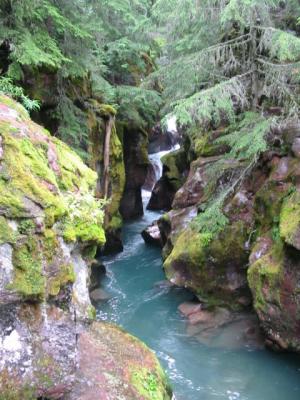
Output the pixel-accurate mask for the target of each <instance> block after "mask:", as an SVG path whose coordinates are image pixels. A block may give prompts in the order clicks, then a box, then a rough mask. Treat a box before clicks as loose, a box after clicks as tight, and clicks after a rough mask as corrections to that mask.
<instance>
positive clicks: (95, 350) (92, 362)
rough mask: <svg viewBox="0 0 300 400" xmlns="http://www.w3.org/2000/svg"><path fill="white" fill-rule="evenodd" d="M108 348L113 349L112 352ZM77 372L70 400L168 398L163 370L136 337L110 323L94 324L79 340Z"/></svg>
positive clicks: (148, 399)
mask: <svg viewBox="0 0 300 400" xmlns="http://www.w3.org/2000/svg"><path fill="white" fill-rule="evenodd" d="M111 349H114V351H113V352H112V351H111ZM79 355H80V357H79V362H80V366H79V373H78V382H75V385H74V388H73V391H72V393H71V395H70V400H80V399H81V398H87V396H88V398H89V399H95V400H97V399H102V398H110V399H118V398H120V399H121V398H122V399H131V400H171V398H172V390H171V389H170V386H169V383H168V380H167V378H166V375H165V372H164V371H163V369H162V367H161V366H160V364H159V362H158V360H157V358H156V356H155V354H154V353H153V352H152V351H151V350H150V349H149V348H148V347H147V346H146V345H145V344H143V343H142V342H141V341H140V340H138V339H137V338H135V337H133V336H131V335H129V334H128V333H126V332H124V331H123V330H121V329H120V328H118V327H116V326H115V325H112V324H103V323H94V324H93V325H92V326H91V328H90V330H89V331H88V332H86V333H83V334H82V335H81V337H80V339H79Z"/></svg>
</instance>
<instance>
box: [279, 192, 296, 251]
mask: <svg viewBox="0 0 300 400" xmlns="http://www.w3.org/2000/svg"><path fill="white" fill-rule="evenodd" d="M279 229H280V236H281V238H282V239H283V240H284V241H285V242H286V243H288V244H290V245H292V246H294V247H295V248H297V249H298V250H300V193H298V192H294V193H292V194H291V195H290V196H289V197H288V198H287V199H286V200H285V201H284V203H283V206H282V208H281V212H280V224H279Z"/></svg>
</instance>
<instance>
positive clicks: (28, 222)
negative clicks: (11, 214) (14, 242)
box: [18, 219, 35, 235]
mask: <svg viewBox="0 0 300 400" xmlns="http://www.w3.org/2000/svg"><path fill="white" fill-rule="evenodd" d="M18 231H19V233H20V234H21V235H30V234H32V233H33V232H34V231H35V223H34V221H33V220H32V219H24V220H22V221H21V222H20V223H19V226H18Z"/></svg>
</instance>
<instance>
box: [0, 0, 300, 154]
mask: <svg viewBox="0 0 300 400" xmlns="http://www.w3.org/2000/svg"><path fill="white" fill-rule="evenodd" d="M179 10H180V12H179ZM299 16H300V6H299V2H298V1H297V0H285V1H284V0H202V1H199V0H157V1H154V0H113V1H109V0H75V1H63V0H33V1H32V0H30V1H29V0H15V1H10V0H0V23H1V24H0V39H1V41H2V44H1V47H0V62H1V78H0V85H1V87H2V90H4V91H5V90H6V91H9V90H10V91H11V92H12V94H15V95H16V96H17V97H18V96H19V97H21V99H23V101H25V105H27V106H28V108H35V107H36V103H34V102H33V103H31V102H30V100H29V99H28V98H27V97H26V96H24V95H23V94H22V93H20V92H19V91H18V90H17V91H16V89H14V91H13V88H12V87H11V86H12V85H13V84H14V85H16V86H17V87H18V86H20V89H21V90H23V89H22V86H23V87H24V86H25V91H26V85H24V81H25V80H26V74H28V70H30V71H38V70H39V71H40V70H43V71H44V70H46V71H55V73H56V74H57V76H58V80H57V82H58V86H59V90H58V93H59V94H58V97H59V101H58V104H59V107H58V109H57V110H56V113H57V118H60V119H61V120H66V121H65V124H62V126H63V128H60V129H61V130H60V132H58V135H60V136H61V137H62V138H63V139H64V140H66V141H69V136H70V135H74V132H75V135H76V134H79V131H81V130H82V129H84V128H83V127H82V124H81V123H80V110H78V109H76V107H75V106H74V104H72V102H71V101H70V100H69V95H68V93H67V87H68V82H69V81H70V80H71V81H72V80H73V81H74V80H78V79H79V80H80V79H85V78H86V77H87V76H88V79H89V80H90V82H91V84H92V91H93V95H95V96H98V97H100V98H101V99H102V101H103V102H104V103H109V104H112V105H114V106H115V107H116V108H117V109H118V111H119V112H118V118H119V119H121V120H124V121H128V120H129V121H134V122H135V123H136V124H138V125H140V126H143V127H146V126H148V127H151V126H153V125H154V124H155V123H156V122H157V121H158V120H159V119H160V118H164V117H166V116H167V118H168V115H170V114H172V115H175V116H176V118H177V121H178V124H180V125H181V126H182V127H184V128H185V129H189V127H193V126H198V127H201V129H202V130H207V129H211V128H216V127H217V126H219V125H221V124H224V123H229V124H230V123H234V122H235V120H236V117H237V116H238V118H240V116H241V115H242V113H244V112H247V111H251V112H252V114H251V115H252V116H253V118H254V120H255V119H257V120H258V121H259V120H260V119H259V118H257V117H256V116H255V113H258V114H261V113H266V118H268V110H269V109H270V108H271V107H275V106H276V107H279V108H280V112H279V114H280V116H279V117H280V118H277V119H276V120H277V122H278V121H279V120H280V121H281V122H282V121H284V120H285V121H286V120H287V119H289V120H290V119H295V118H298V115H299V78H300V73H299V67H300V38H299V36H298V34H299V25H298V22H299V21H298V18H299ZM33 73H36V72H33ZM25 94H26V93H25ZM22 96H23V97H22ZM24 99H25V100H24ZM33 100H34V99H33ZM74 107H75V108H74ZM159 110H160V114H158V112H159ZM70 121H73V122H72V123H70ZM272 121H274V118H273V117H272ZM252 125H253V123H252ZM252 125H251V126H252ZM201 129H200V130H199V131H201ZM252 131H259V132H260V129H258V130H256V129H255V128H253V130H252ZM71 132H72V133H71ZM71 142H72V141H71ZM260 143H261V144H262V148H264V146H265V145H264V144H263V140H260ZM71 144H72V143H71ZM81 144H82V141H80V142H79V144H78V143H77V144H76V140H75V141H74V146H75V147H76V145H79V146H80V145H81ZM257 152H259V148H258V149H257Z"/></svg>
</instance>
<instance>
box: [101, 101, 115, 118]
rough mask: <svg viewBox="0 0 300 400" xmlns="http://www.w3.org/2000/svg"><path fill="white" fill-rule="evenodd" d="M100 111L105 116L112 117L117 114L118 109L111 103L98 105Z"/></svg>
mask: <svg viewBox="0 0 300 400" xmlns="http://www.w3.org/2000/svg"><path fill="white" fill-rule="evenodd" d="M98 111H99V113H100V115H101V116H103V117H110V116H114V115H116V114H117V110H116V109H115V108H114V107H113V106H111V105H109V104H100V105H99V107H98Z"/></svg>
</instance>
